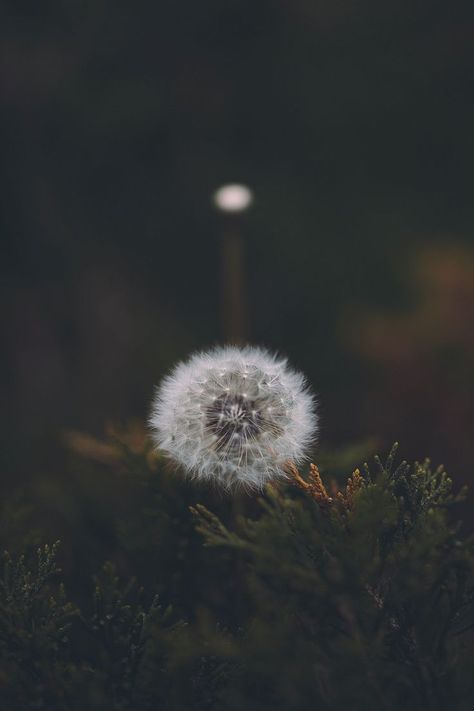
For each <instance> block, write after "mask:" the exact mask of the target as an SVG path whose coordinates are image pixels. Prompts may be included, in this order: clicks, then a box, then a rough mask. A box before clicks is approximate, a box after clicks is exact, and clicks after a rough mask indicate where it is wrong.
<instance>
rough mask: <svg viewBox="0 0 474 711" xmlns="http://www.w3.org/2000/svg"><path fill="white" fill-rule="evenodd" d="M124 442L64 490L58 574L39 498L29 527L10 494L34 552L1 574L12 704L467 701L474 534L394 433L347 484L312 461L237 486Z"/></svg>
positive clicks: (1, 698)
mask: <svg viewBox="0 0 474 711" xmlns="http://www.w3.org/2000/svg"><path fill="white" fill-rule="evenodd" d="M115 445H116V443H115ZM115 445H114V447H115V448H111V447H110V444H109V445H107V446H108V449H107V448H105V447H104V445H101V447H100V448H97V447H96V445H94V446H95V447H96V450H97V452H96V453H98V455H100V457H101V458H102V459H101V463H100V466H97V462H96V463H94V462H93V461H90V460H89V462H88V463H86V462H84V468H83V469H81V478H80V479H79V478H78V479H77V483H76V484H74V486H72V491H73V494H74V498H75V501H76V506H77V509H76V510H75V512H74V516H73V517H72V520H73V521H74V526H75V529H77V530H75V529H74V528H73V527H72V526H71V527H70V528H66V533H67V534H68V539H67V540H68V544H67V545H66V546H64V549H63V550H62V551H61V558H62V560H61V563H62V567H63V568H64V570H63V571H61V570H60V569H59V567H58V564H57V555H58V544H55V545H54V546H51V547H48V546H42V547H41V548H39V549H38V550H37V552H36V560H34V558H35V554H34V550H32V545H31V541H32V533H31V532H32V531H34V538H36V537H37V535H38V530H40V528H41V527H39V528H38V524H39V523H40V522H41V518H42V517H43V518H44V512H43V513H41V511H38V508H40V507H39V506H38V505H37V506H36V507H33V509H35V510H34V512H33V509H32V513H31V515H33V513H34V515H35V517H36V518H32V519H31V525H30V526H28V524H27V521H28V515H30V514H28V511H29V507H28V496H27V495H26V494H25V493H24V492H23V493H22V495H21V496H20V497H18V496H16V498H15V496H14V497H13V498H12V499H11V501H12V502H15V503H14V504H13V503H12V507H11V511H10V514H11V515H10V516H9V518H8V519H7V518H5V519H4V521H3V528H2V532H3V533H4V538H5V541H7V540H9V539H10V540H12V539H13V538H14V539H15V540H14V542H15V546H14V548H15V550H19V549H20V548H21V547H22V546H23V547H24V548H25V550H26V555H24V556H23V555H18V556H17V555H15V556H10V555H8V554H5V556H4V566H3V576H2V578H1V581H0V659H1V666H0V704H1V707H2V709H3V708H5V709H6V710H8V711H10V710H11V711H17V710H18V711H21V710H23V709H25V710H28V709H31V710H33V709H44V710H47V711H63V710H64V711H82V710H83V709H92V710H93V711H94V710H95V709H97V710H99V709H100V710H102V709H104V710H105V711H109V710H110V711H152V709H156V708H160V709H164V710H165V711H181V709H184V710H186V709H189V710H190V711H201V710H202V711H237V709H238V710H239V711H240V709H243V708H245V709H249V710H250V711H267V710H269V709H272V710H273V709H282V710H284V711H291V710H295V711H296V710H298V711H306V709H308V710H309V709H314V708H318V709H343V708H344V709H346V708H351V709H361V710H364V711H366V710H370V709H394V710H396V709H400V708H406V709H407V710H408V711H410V710H412V709H413V710H418V709H428V710H430V711H431V710H433V711H434V710H438V709H445V708H447V707H448V706H449V707H450V708H453V709H459V710H460V711H464V709H470V708H472V704H473V701H474V684H473V680H472V671H471V670H472V663H473V661H474V655H473V652H474V640H473V636H472V629H473V627H474V600H473V598H474V545H473V541H472V540H471V539H470V538H467V539H466V538H465V537H464V536H462V535H461V527H460V525H459V524H457V523H456V522H455V520H454V519H453V515H452V512H453V507H454V506H455V505H456V504H457V503H458V501H459V500H460V499H461V498H462V496H463V492H461V494H459V495H455V494H453V491H452V482H451V480H450V478H449V477H448V476H447V474H446V472H445V471H444V470H443V469H441V468H438V469H432V468H431V465H430V463H429V462H428V461H425V462H423V463H421V464H419V463H415V464H414V465H413V466H409V465H408V464H407V463H406V462H402V463H401V464H399V465H396V464H395V449H394V450H393V451H392V452H391V453H390V455H389V457H388V459H387V461H386V462H384V463H382V462H381V461H380V460H379V459H378V458H376V459H375V466H373V467H368V466H367V465H365V466H364V468H363V474H361V473H360V472H359V470H356V471H355V472H354V474H353V475H352V476H351V477H350V478H349V480H348V481H347V484H345V485H342V487H341V488H340V489H339V487H338V485H336V484H335V483H334V482H331V480H328V476H325V477H324V479H325V481H324V483H323V481H322V479H321V478H319V472H318V471H317V469H316V468H314V467H313V468H310V471H309V474H308V476H307V478H306V479H305V477H304V475H303V474H300V473H298V472H296V473H295V479H294V481H293V482H291V481H289V482H288V483H287V484H285V485H281V486H279V487H278V488H275V487H269V488H268V489H267V490H266V491H265V492H264V493H263V494H262V495H261V496H260V497H242V498H240V499H238V500H235V499H228V498H222V497H219V496H217V495H216V494H215V493H213V492H209V491H207V490H205V489H201V490H196V489H195V488H193V486H192V485H191V484H189V483H183V482H181V481H180V480H179V478H177V477H174V476H169V475H168V474H167V473H166V472H165V471H164V470H163V467H162V464H161V462H160V461H158V462H157V461H156V460H155V459H153V458H152V457H151V456H150V452H149V451H148V449H147V448H146V447H145V448H143V449H140V447H137V448H135V449H134V448H132V447H131V446H130V445H129V444H127V445H126V446H125V445H124V444H123V442H122V443H121V444H120V446H115ZM88 446H89V449H90V451H91V452H92V451H93V450H94V447H92V444H91V442H89V443H88ZM96 450H94V452H95V451H96ZM344 456H345V457H346V455H344ZM346 458H347V457H346ZM328 462H329V460H328ZM328 469H329V470H330V472H331V475H334V476H335V477H336V478H337V481H339V482H342V481H343V477H342V476H341V471H340V466H339V465H338V463H337V461H336V462H334V460H333V461H332V462H331V464H330V465H329V463H328V464H326V471H327V470H328ZM101 482H102V483H103V484H104V489H103V490H102V489H101ZM295 484H296V486H295ZM81 485H82V486H83V487H84V493H82V489H81ZM93 486H95V487H96V489H94V488H93ZM328 492H329V493H328ZM107 496H109V500H110V502H111V506H110V507H109V508H107V507H104V506H103V507H102V509H101V505H102V504H103V503H104V502H106V501H107ZM197 497H199V498H200V499H201V502H202V503H199V504H194V505H192V506H191V504H193V502H194V501H195V500H196V498H197ZM59 501H61V500H59ZM81 502H82V503H81ZM94 502H95V503H94ZM114 502H117V503H114ZM20 503H21V506H20ZM92 504H93V505H92ZM119 504H120V505H119ZM15 505H18V516H16V515H15V510H14V509H15ZM58 507H59V508H61V510H64V511H69V510H71V504H67V505H66V504H65V503H64V502H61V503H58ZM81 507H82V508H81ZM190 507H191V509H192V512H193V513H192V514H191V513H190V511H189V508H190ZM5 508H6V510H7V507H5ZM48 510H50V509H48ZM92 510H94V511H96V513H95V514H94V517H91V513H90V512H91V511H92ZM81 516H82V517H83V518H84V523H81ZM8 521H12V525H11V532H10V534H9V532H8V530H7V529H8V528H9V524H8ZM19 522H22V525H24V527H25V531H24V537H23V543H22V541H21V540H18V536H19V532H20V529H21V526H20V523H19ZM60 523H61V526H58V528H62V532H63V533H64V532H65V526H64V521H62V522H61V520H60ZM99 524H101V525H100V526H99ZM55 525H56V524H55V523H54V520H53V521H50V522H49V523H48V526H49V530H51V529H54V527H55ZM94 544H95V546H96V548H97V549H98V551H99V552H101V553H102V552H106V553H107V554H108V557H109V559H110V561H111V562H108V563H106V564H105V565H103V566H102V567H101V568H100V572H99V573H98V574H96V573H95V572H94V566H96V562H97V557H98V554H97V552H94ZM77 551H79V552H77ZM96 570H97V568H96ZM62 580H64V582H65V584H66V588H67V590H68V591H69V594H70V598H69V594H68V595H67V594H66V592H65V588H64V585H63V583H62ZM136 580H140V583H143V584H144V587H141V586H140V585H139V584H138V583H137V582H136ZM158 594H159V598H160V601H162V602H161V603H159V602H158ZM169 603H172V606H173V607H171V604H169ZM183 619H184V620H186V623H184V622H183V621H182V620H183Z"/></svg>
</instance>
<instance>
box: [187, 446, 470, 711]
mask: <svg viewBox="0 0 474 711" xmlns="http://www.w3.org/2000/svg"><path fill="white" fill-rule="evenodd" d="M394 454H395V451H392V452H391V454H390V456H389V458H388V460H387V462H386V463H385V464H383V465H382V463H381V462H380V460H376V465H377V466H376V470H375V472H374V473H372V472H371V471H370V470H369V468H368V467H366V472H365V477H364V478H363V479H361V480H360V485H359V488H358V490H357V491H356V492H355V493H354V496H353V499H352V500H351V501H350V502H348V501H347V499H344V497H342V496H339V497H336V498H334V500H333V504H332V505H331V507H330V508H328V507H327V506H326V507H322V506H321V505H320V504H318V502H316V501H314V500H311V499H309V498H308V496H307V495H302V496H297V497H294V496H289V495H288V492H285V491H281V490H277V489H270V490H268V492H267V496H266V497H265V498H263V499H262V500H261V506H262V514H261V515H260V516H259V517H258V518H257V519H254V520H248V519H241V520H240V521H239V525H238V530H237V531H235V530H229V529H228V528H227V527H226V526H224V524H222V522H221V521H220V520H219V519H218V518H217V517H216V516H215V515H214V514H212V513H210V512H209V511H208V510H207V509H205V508H204V507H202V506H198V507H196V509H195V514H196V516H197V521H198V524H197V525H198V530H199V531H200V532H201V533H202V534H203V535H204V537H205V540H206V542H207V544H208V545H212V546H230V547H234V548H238V549H239V550H240V551H244V552H245V556H246V564H247V571H248V584H249V588H250V591H251V594H252V599H253V602H254V605H253V610H254V613H253V617H252V620H251V621H250V623H249V624H248V626H247V629H246V631H245V634H244V635H243V636H242V637H240V638H236V639H235V644H234V648H233V651H232V655H233V657H234V658H235V660H236V661H238V663H239V673H238V674H236V676H235V678H234V679H233V681H232V682H231V683H230V686H229V688H228V689H226V691H225V693H224V695H223V697H222V703H223V706H224V707H225V708H229V709H238V708H243V707H246V708H248V707H250V708H255V709H270V708H274V707H275V706H278V707H281V708H285V709H310V708H314V707H315V706H316V707H317V708H327V709H334V708H345V707H348V706H349V707H350V708H357V709H359V708H360V709H368V708H390V709H392V708H394V709H397V708H401V707H404V708H410V709H439V708H446V707H447V706H448V704H449V705H454V707H455V708H456V705H457V706H458V707H460V708H469V707H470V706H469V704H470V703H471V702H472V696H470V697H469V701H467V700H466V698H467V697H466V693H467V690H466V688H465V680H466V678H468V676H469V675H468V669H469V665H471V664H472V661H473V657H472V651H473V648H472V640H471V642H470V646H469V656H467V654H466V650H465V649H464V646H462V645H465V644H466V642H465V641H464V640H463V641H462V642H461V637H462V635H460V630H461V629H464V628H466V627H468V626H469V619H471V618H472V600H473V584H474V579H473V562H474V558H473V552H474V551H473V545H472V542H471V541H469V542H462V541H461V540H460V539H459V536H458V527H457V526H454V525H452V524H451V523H450V522H449V518H448V516H447V511H446V509H447V507H449V506H451V504H453V503H455V502H456V501H457V500H458V499H459V498H460V497H456V496H454V495H453V494H452V493H451V481H450V479H449V477H447V475H446V473H445V472H444V471H443V470H442V469H437V470H435V471H432V470H431V468H430V464H429V462H428V461H426V462H424V463H423V464H415V465H414V466H413V467H409V466H408V465H407V464H406V463H405V462H403V463H402V464H400V465H399V466H398V467H396V468H395V467H394V465H393V460H394ZM348 503H350V506H349V505H348ZM256 689H258V692H256V691H255V690H256ZM469 693H472V689H471V691H470V692H469ZM463 704H464V705H463Z"/></svg>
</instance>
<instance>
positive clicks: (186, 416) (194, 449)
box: [150, 347, 317, 488]
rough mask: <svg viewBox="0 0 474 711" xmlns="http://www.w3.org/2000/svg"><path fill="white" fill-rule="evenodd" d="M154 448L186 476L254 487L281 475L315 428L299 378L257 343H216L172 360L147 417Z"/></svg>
mask: <svg viewBox="0 0 474 711" xmlns="http://www.w3.org/2000/svg"><path fill="white" fill-rule="evenodd" d="M150 425H151V428H152V433H153V439H154V441H155V443H156V445H157V446H158V447H159V448H161V449H162V450H163V451H164V452H166V453H167V454H168V455H170V456H171V457H172V458H173V459H174V460H175V461H176V462H178V463H179V464H180V465H181V466H182V467H183V468H184V470H185V472H187V473H188V474H190V475H191V476H194V477H195V478H197V479H201V480H215V481H217V482H218V483H219V484H221V485H223V486H224V487H226V488H230V487H233V486H238V485H243V486H247V487H250V488H261V487H262V486H263V484H265V482H267V481H268V480H270V479H272V478H274V477H278V476H285V473H284V465H285V463H286V462H287V461H288V460H292V461H293V462H296V463H297V462H298V461H300V460H301V459H302V458H304V454H305V450H306V449H307V447H308V445H309V444H310V443H311V441H312V440H313V438H314V435H315V433H316V429H317V416H316V414H315V406H314V399H313V397H312V396H311V395H310V394H309V393H308V391H307V389H306V385H305V380H304V377H303V376H302V375H301V374H299V373H296V372H295V371H293V370H291V369H290V368H289V367H288V366H287V363H286V360H284V359H278V358H275V357H273V356H272V355H271V354H269V353H268V352H267V351H264V350H262V349H260V348H252V347H246V348H236V347H225V348H216V349H214V350H212V351H210V352H207V353H198V354H196V355H194V356H192V357H191V358H190V360H189V361H187V362H185V363H181V364H179V365H178V366H177V367H176V368H175V369H174V370H173V372H172V373H171V374H170V375H169V376H167V377H166V378H165V379H164V381H163V382H162V384H161V386H160V387H159V388H158V390H157V393H156V397H155V399H154V402H153V407H152V413H151V416H150Z"/></svg>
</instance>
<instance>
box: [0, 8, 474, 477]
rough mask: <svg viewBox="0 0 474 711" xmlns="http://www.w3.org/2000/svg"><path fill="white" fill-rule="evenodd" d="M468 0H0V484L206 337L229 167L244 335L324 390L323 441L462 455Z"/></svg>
mask: <svg viewBox="0 0 474 711" xmlns="http://www.w3.org/2000/svg"><path fill="white" fill-rule="evenodd" d="M473 40H474V9H473V5H472V3H471V2H450V3H448V2H440V1H437V0H433V1H432V2H429V3H428V2H421V1H419V0H409V1H405V0H386V1H385V2H382V3H381V2H375V0H374V1H373V2H371V1H368V2H354V1H353V0H319V1H317V0H312V1H310V0H292V1H291V2H290V1H286V2H285V1H284V0H272V1H269V0H203V1H201V2H191V1H189V2H185V1H177V0H172V1H171V0H169V1H168V0H161V2H151V1H150V0H145V1H144V2H140V3H135V4H131V3H126V2H120V1H117V0H114V2H111V1H110V0H82V1H79V0H69V1H66V0H62V1H60V0H57V1H56V2H53V1H49V2H42V3H23V2H18V1H16V2H13V1H12V0H9V1H8V0H7V1H6V2H4V3H3V6H2V10H1V22H0V44H1V47H0V57H1V73H0V91H1V102H2V108H1V114H0V126H1V130H0V147H1V156H2V169H3V170H2V175H3V177H2V182H1V198H2V199H1V209H0V220H1V227H0V229H1V235H2V243H3V246H2V251H1V254H2V259H1V270H2V287H1V288H2V292H1V301H0V311H1V313H2V317H3V318H2V322H3V325H2V335H3V339H2V341H3V345H2V351H1V358H2V361H3V362H2V366H1V369H0V372H1V379H2V405H3V407H2V422H1V432H2V439H3V440H4V442H3V444H2V447H1V452H2V459H3V465H2V477H3V480H4V484H5V485H7V486H10V483H11V482H13V481H14V482H18V481H26V480H28V479H29V478H32V477H36V478H38V477H51V476H54V475H56V474H57V475H58V476H62V477H64V481H67V466H68V459H67V455H66V454H65V451H64V450H65V445H64V433H67V432H69V431H71V430H74V431H82V432H87V433H90V434H93V435H100V433H101V432H103V430H104V427H105V426H106V423H110V422H115V423H126V422H129V421H131V420H137V421H138V422H140V421H141V422H143V421H144V420H145V419H146V416H147V413H148V408H149V403H150V398H151V396H152V391H153V385H154V384H156V383H157V382H158V381H159V379H160V378H161V377H162V375H163V374H164V373H165V372H166V371H167V369H169V368H170V367H171V366H172V364H173V363H174V362H175V361H176V360H177V359H180V358H183V357H185V356H186V355H187V354H188V353H190V352H191V351H193V350H194V349H196V348H202V347H206V346H210V345H213V344H216V343H220V342H222V341H223V339H224V338H225V324H224V323H223V320H222V289H221V281H222V266H221V256H222V255H221V253H222V240H223V234H222V233H223V226H222V220H221V219H220V218H219V215H218V214H217V212H216V210H215V209H214V208H213V205H212V201H211V196H212V194H213V192H214V190H215V189H216V188H217V187H218V186H220V185H221V184H223V183H226V182H229V181H230V182H235V181H238V182H243V183H245V184H247V185H249V186H250V187H251V189H252V190H253V191H254V194H255V203H254V205H253V207H252V209H251V210H249V211H248V213H247V214H246V216H245V220H244V221H243V222H242V224H241V225H240V227H239V229H240V230H241V234H242V236H243V237H242V238H243V240H244V242H245V296H246V304H247V334H246V335H247V337H248V340H249V341H250V342H252V343H257V344H262V345H266V346H268V347H269V348H271V349H275V350H278V351H280V352H282V353H284V354H286V355H287V356H288V357H289V358H290V360H291V362H292V363H293V364H294V365H295V366H297V367H299V368H301V369H303V370H304V371H305V372H306V374H307V375H308V378H309V380H310V381H311V383H312V385H313V387H314V389H315V390H316V391H317V392H318V393H319V399H320V413H321V418H322V430H321V437H320V440H321V446H323V447H324V448H327V449H330V448H336V449H337V448H338V447H340V446H342V445H347V444H350V443H357V442H365V441H367V440H369V439H370V440H371V441H373V442H376V446H377V447H378V448H379V449H381V450H384V448H387V447H388V446H390V444H391V443H392V441H393V440H395V439H397V440H400V442H401V445H402V454H403V455H404V456H406V457H416V458H422V457H424V456H426V455H430V456H431V457H432V458H433V460H434V461H435V462H443V463H444V464H445V465H446V466H447V468H448V470H449V471H450V472H452V473H453V475H454V476H455V477H456V481H457V482H459V483H461V482H466V481H467V482H468V481H469V479H470V477H471V476H472V475H471V472H472V462H473V460H474V445H473V431H474V398H473V393H474V328H473V320H474V203H473V199H472V195H473V180H472V176H473V162H474V144H473V129H472V127H473V125H474V95H473V92H472V80H473V68H474V41H473Z"/></svg>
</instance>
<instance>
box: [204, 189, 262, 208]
mask: <svg viewBox="0 0 474 711" xmlns="http://www.w3.org/2000/svg"><path fill="white" fill-rule="evenodd" d="M253 199H254V198H253V193H252V191H251V190H250V188H248V187H247V186H246V185H240V184H239V183H232V184H229V185H223V186H222V187H220V188H219V189H218V190H216V192H215V193H214V196H213V201H214V205H215V206H216V207H217V208H218V209H219V210H222V211H223V212H244V210H247V209H248V208H249V207H250V206H251V205H252V203H253Z"/></svg>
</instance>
